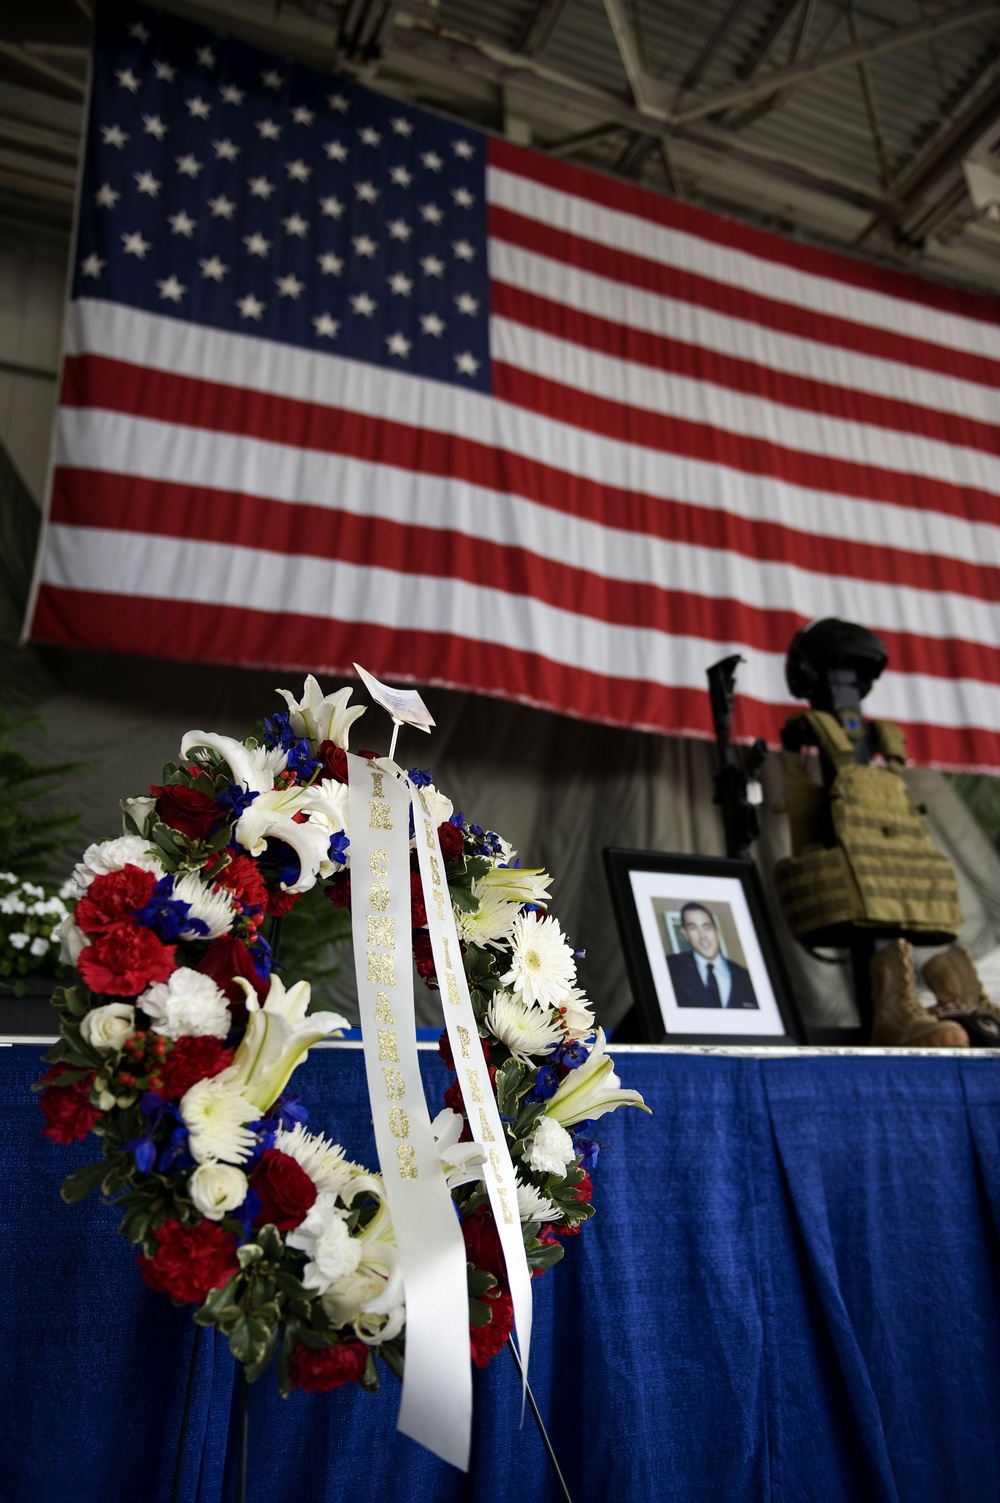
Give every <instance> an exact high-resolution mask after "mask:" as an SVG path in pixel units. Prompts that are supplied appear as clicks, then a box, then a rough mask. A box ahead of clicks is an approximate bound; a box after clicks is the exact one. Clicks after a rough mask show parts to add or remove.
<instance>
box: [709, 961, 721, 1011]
mask: <svg viewBox="0 0 1000 1503" xmlns="http://www.w3.org/2000/svg"><path fill="white" fill-rule="evenodd" d="M705 970H706V972H707V975H706V979H705V990H706V991H707V992H708V1003H707V1005H708V1006H709V1007H721V1006H722V995H721V993H720V991H719V983H718V981H716V979H715V967H714V966H713V965H708V966H706V967H705Z"/></svg>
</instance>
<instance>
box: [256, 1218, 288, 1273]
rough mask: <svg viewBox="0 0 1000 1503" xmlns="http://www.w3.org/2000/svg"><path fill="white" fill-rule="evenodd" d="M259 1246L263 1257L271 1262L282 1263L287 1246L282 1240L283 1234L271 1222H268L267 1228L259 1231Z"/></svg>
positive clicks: (263, 1227) (264, 1227)
mask: <svg viewBox="0 0 1000 1503" xmlns="http://www.w3.org/2000/svg"><path fill="white" fill-rule="evenodd" d="M257 1244H258V1246H259V1247H260V1249H261V1252H262V1254H263V1256H264V1257H265V1258H267V1259H268V1260H269V1262H272V1263H277V1262H280V1260H281V1254H282V1253H283V1252H284V1250H285V1244H284V1243H283V1242H282V1240H281V1233H280V1232H279V1231H278V1228H277V1227H276V1226H273V1225H272V1224H271V1222H268V1224H267V1226H262V1227H260V1229H259V1230H258V1232H257Z"/></svg>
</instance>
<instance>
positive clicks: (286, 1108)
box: [271, 1096, 309, 1132]
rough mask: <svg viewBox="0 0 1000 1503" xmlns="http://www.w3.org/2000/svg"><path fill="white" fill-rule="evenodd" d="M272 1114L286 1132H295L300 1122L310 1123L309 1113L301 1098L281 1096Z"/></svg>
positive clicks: (272, 1109)
mask: <svg viewBox="0 0 1000 1503" xmlns="http://www.w3.org/2000/svg"><path fill="white" fill-rule="evenodd" d="M271 1112H272V1115H273V1116H275V1117H277V1119H278V1121H279V1123H280V1124H281V1126H282V1127H283V1128H284V1129H285V1131H286V1132H294V1131H295V1128H296V1127H297V1126H298V1124H299V1123H300V1122H308V1121H309V1113H308V1111H307V1110H306V1108H305V1107H304V1106H303V1105H302V1097H301V1096H279V1097H278V1099H277V1101H276V1102H275V1103H274V1105H273V1106H272V1108H271Z"/></svg>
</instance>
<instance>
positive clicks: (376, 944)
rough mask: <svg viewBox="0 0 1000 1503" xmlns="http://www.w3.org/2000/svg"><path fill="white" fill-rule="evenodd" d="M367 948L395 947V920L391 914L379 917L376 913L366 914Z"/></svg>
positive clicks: (389, 948) (383, 948)
mask: <svg viewBox="0 0 1000 1503" xmlns="http://www.w3.org/2000/svg"><path fill="white" fill-rule="evenodd" d="M368 948H369V950H394V949H395V948H396V920H395V919H394V918H392V917H391V916H388V915H387V916H386V917H385V918H380V917H379V916H378V915H377V914H374V913H370V914H369V915H368Z"/></svg>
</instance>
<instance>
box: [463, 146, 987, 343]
mask: <svg viewBox="0 0 1000 1503" xmlns="http://www.w3.org/2000/svg"><path fill="white" fill-rule="evenodd" d="M486 149H487V153H488V161H489V163H490V165H491V166H493V167H500V168H502V169H503V170H504V171H505V172H510V173H513V174H515V175H516V176H517V177H523V178H527V179H528V180H529V181H530V182H535V183H543V184H544V185H545V186H547V187H549V188H554V189H556V191H557V192H559V193H568V194H571V195H572V196H573V197H575V198H582V199H583V200H584V201H585V202H587V203H595V204H603V205H604V206H605V207H606V208H609V209H615V210H617V211H619V212H620V213H622V214H633V215H635V216H636V217H638V218H640V219H645V220H647V221H648V222H649V223H650V224H657V225H662V226H663V227H664V228H665V229H673V230H680V231H682V232H683V233H684V234H688V235H695V236H697V237H698V238H699V239H701V240H707V241H709V242H710V243H712V244H714V245H721V246H723V247H724V248H725V249H726V250H737V251H742V252H744V253H745V254H746V255H750V256H755V257H758V258H759V259H760V260H763V261H770V262H772V263H774V264H775V265H777V266H788V267H791V268H793V269H794V270H796V271H802V272H805V273H806V274H807V275H809V276H814V277H824V278H826V279H827V280H828V281H831V282H839V283H841V284H845V285H847V286H849V287H859V288H865V289H867V290H869V291H872V292H877V293H881V294H882V295H883V296H885V297H891V298H899V299H902V300H903V301H905V302H909V303H914V304H915V305H916V306H917V307H925V308H934V309H937V310H938V311H939V312H942V313H951V314H955V315H957V316H958V317H960V318H970V319H975V320H976V321H977V322H979V323H986V324H998V323H1000V305H998V303H997V300H996V298H994V297H990V296H988V295H985V294H981V293H975V292H962V291H960V290H959V289H958V288H953V287H942V286H941V284H940V283H937V282H926V281H923V280H922V279H921V278H919V277H914V276H910V275H908V274H907V273H906V272H897V271H888V270H886V269H885V268H883V267H880V266H873V265H872V264H871V263H870V262H867V261H859V260H855V259H853V258H852V257H848V256H845V255H843V254H838V253H837V252H834V251H824V250H819V249H817V248H816V247H815V246H806V245H799V244H797V243H796V242H795V241H794V240H787V239H784V238H782V237H781V236H779V235H771V234H769V233H768V232H767V231H766V230H757V229H754V228H752V227H751V226H750V225H747V224H740V223H739V222H738V221H736V220H734V219H726V218H725V217H724V216H723V215H721V214H714V213H712V212H711V211H710V210H708V209H698V208H695V207H693V206H692V205H691V204H684V203H679V202H678V201H677V200H676V199H672V198H666V197H664V195H662V194H659V193H651V192H650V191H649V189H648V188H639V187H636V186H634V185H633V184H631V183H625V182H622V180H621V179H620V178H612V177H605V176H604V175H603V174H602V173H600V172H595V171H594V169H593V168H589V167H577V166H575V165H574V164H573V163H570V162H563V161H557V160H553V159H552V158H551V157H544V156H541V155H540V154H539V153H538V152H535V151H528V150H525V149H524V148H523V147H519V146H512V145H511V144H510V143H509V142H508V141H503V140H500V139H499V138H497V137H495V136H494V137H489V138H487V142H486Z"/></svg>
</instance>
